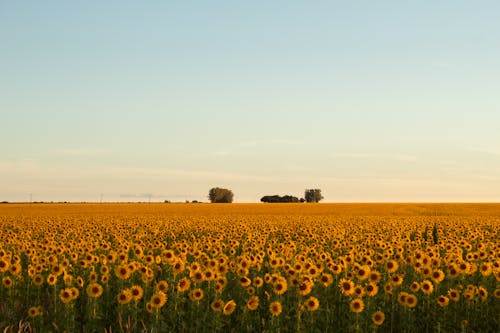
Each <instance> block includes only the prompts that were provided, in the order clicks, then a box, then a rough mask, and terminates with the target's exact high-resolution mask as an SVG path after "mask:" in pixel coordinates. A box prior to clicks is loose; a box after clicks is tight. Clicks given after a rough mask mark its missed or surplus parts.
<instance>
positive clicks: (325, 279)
mask: <svg viewBox="0 0 500 333" xmlns="http://www.w3.org/2000/svg"><path fill="white" fill-rule="evenodd" d="M319 281H320V283H321V284H322V285H323V286H325V287H328V286H329V285H330V284H332V282H333V276H332V275H331V274H328V273H323V275H321V277H320V279H319Z"/></svg>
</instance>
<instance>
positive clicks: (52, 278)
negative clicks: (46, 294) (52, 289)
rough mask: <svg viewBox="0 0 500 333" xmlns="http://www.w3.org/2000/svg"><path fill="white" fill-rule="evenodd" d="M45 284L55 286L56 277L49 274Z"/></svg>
mask: <svg viewBox="0 0 500 333" xmlns="http://www.w3.org/2000/svg"><path fill="white" fill-rule="evenodd" d="M47 283H48V284H49V285H51V286H55V285H56V283H57V276H56V275H54V274H49V275H48V276H47Z"/></svg>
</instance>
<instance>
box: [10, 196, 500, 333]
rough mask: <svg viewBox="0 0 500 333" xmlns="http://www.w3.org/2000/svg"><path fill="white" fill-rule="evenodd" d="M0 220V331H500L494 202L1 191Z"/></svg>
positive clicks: (498, 207) (499, 209)
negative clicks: (104, 196) (115, 200)
mask: <svg viewBox="0 0 500 333" xmlns="http://www.w3.org/2000/svg"><path fill="white" fill-rule="evenodd" d="M0 226H1V230H2V233H1V234H0V279H1V280H2V284H1V285H0V331H4V332H171V331H175V332H214V331H220V332H263V331H266V332H277V331H281V332H291V331H292V332H294V331H297V332H376V331H379V332H498V331H500V204H4V205H0Z"/></svg>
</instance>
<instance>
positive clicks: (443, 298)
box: [437, 295, 450, 308]
mask: <svg viewBox="0 0 500 333" xmlns="http://www.w3.org/2000/svg"><path fill="white" fill-rule="evenodd" d="M437 303H438V304H439V306H440V307H443V308H444V307H446V306H448V303H450V299H449V298H448V297H446V296H443V295H441V296H439V297H438V299H437Z"/></svg>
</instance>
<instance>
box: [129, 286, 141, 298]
mask: <svg viewBox="0 0 500 333" xmlns="http://www.w3.org/2000/svg"><path fill="white" fill-rule="evenodd" d="M130 293H131V294H132V300H134V301H136V302H137V301H138V300H140V299H141V298H142V296H144V290H143V289H142V287H141V286H138V285H133V286H132V287H130Z"/></svg>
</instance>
